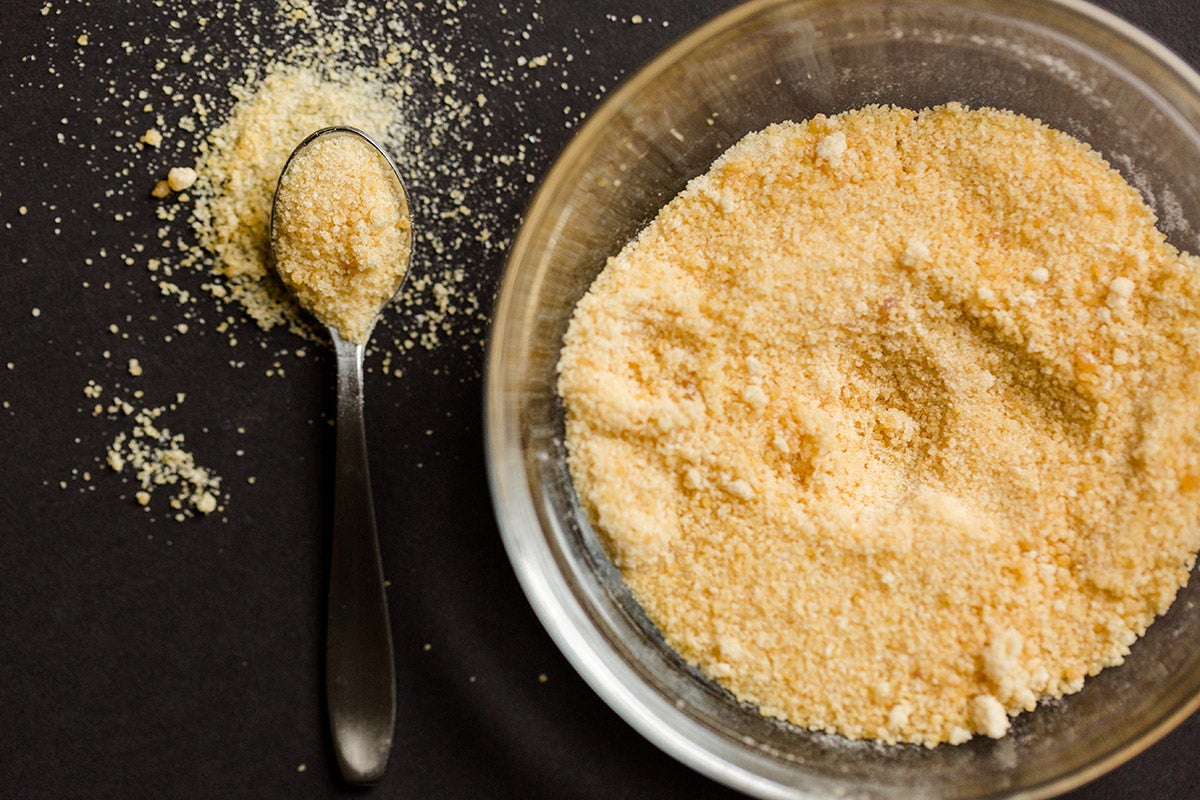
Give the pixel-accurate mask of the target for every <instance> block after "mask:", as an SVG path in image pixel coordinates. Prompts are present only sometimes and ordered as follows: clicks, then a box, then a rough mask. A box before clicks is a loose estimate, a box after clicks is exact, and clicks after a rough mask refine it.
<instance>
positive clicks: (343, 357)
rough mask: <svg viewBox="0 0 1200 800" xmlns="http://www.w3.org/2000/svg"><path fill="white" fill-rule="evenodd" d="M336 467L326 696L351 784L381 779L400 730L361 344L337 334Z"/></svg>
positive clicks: (337, 749) (336, 742)
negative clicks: (366, 420) (365, 412)
mask: <svg viewBox="0 0 1200 800" xmlns="http://www.w3.org/2000/svg"><path fill="white" fill-rule="evenodd" d="M333 342H334V347H335V348H336V350H337V376H338V398H337V465H336V478H335V485H334V501H333V542H332V546H331V552H330V574H329V619H328V627H327V630H326V650H325V691H326V701H327V703H328V707H329V724H330V728H331V730H332V733H333V746H334V750H335V752H336V754H337V760H338V766H339V767H340V768H341V771H342V776H343V777H344V778H345V779H346V781H347V782H349V783H352V784H370V783H375V782H376V781H378V780H379V778H380V777H381V776H382V775H383V770H384V768H385V767H386V766H387V761H388V754H389V752H390V750H391V747H392V731H393V729H394V728H395V724H396V672H395V668H394V665H393V661H392V631H391V625H390V624H389V622H388V609H387V596H386V595H385V593H384V587H383V565H382V562H381V561H380V557H379V539H378V536H377V534H376V532H375V509H374V505H373V504H372V501H371V478H370V474H369V471H368V468H367V440H366V435H365V431H364V427H363V393H362V383H363V380H362V363H363V346H362V345H355V344H352V343H350V342H347V341H345V340H343V339H342V338H341V337H340V336H338V335H337V333H336V331H334V332H333Z"/></svg>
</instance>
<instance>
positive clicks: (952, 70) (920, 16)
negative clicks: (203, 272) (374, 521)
mask: <svg viewBox="0 0 1200 800" xmlns="http://www.w3.org/2000/svg"><path fill="white" fill-rule="evenodd" d="M951 100H957V101H960V102H963V103H966V104H968V105H971V106H985V105H986V106H998V107H1002V108H1008V109H1012V110H1014V111H1018V112H1021V113H1024V114H1026V115H1029V116H1032V117H1037V118H1040V119H1042V120H1044V121H1045V122H1047V123H1049V124H1050V125H1052V126H1054V127H1056V128H1059V129H1061V130H1064V131H1066V132H1068V133H1070V134H1072V135H1074V136H1076V137H1078V138H1080V139H1083V140H1084V141H1087V142H1089V143H1091V144H1092V145H1093V146H1094V147H1095V148H1097V149H1098V150H1099V151H1100V152H1101V153H1102V154H1104V156H1105V157H1106V158H1108V160H1109V161H1110V162H1111V163H1112V164H1113V165H1114V166H1116V167H1117V168H1118V169H1120V170H1121V171H1122V173H1124V175H1125V176H1126V177H1127V178H1128V179H1129V180H1130V181H1131V182H1132V183H1133V184H1134V185H1135V186H1137V187H1138V188H1139V189H1140V190H1141V191H1142V192H1143V194H1144V195H1145V196H1146V199H1147V200H1148V201H1149V202H1150V203H1151V204H1152V205H1153V206H1154V207H1155V208H1156V210H1157V211H1158V212H1159V216H1160V219H1161V223H1160V224H1161V226H1162V228H1163V229H1164V231H1165V232H1166V233H1167V234H1168V235H1169V237H1170V238H1171V240H1172V242H1173V243H1174V244H1176V245H1177V246H1179V247H1181V248H1184V249H1188V250H1191V251H1193V252H1196V251H1197V250H1200V247H1198V245H1200V240H1198V237H1197V233H1196V230H1195V229H1194V228H1193V227H1192V225H1193V223H1196V222H1200V168H1198V165H1200V78H1198V77H1197V76H1196V74H1195V73H1194V72H1192V71H1191V70H1190V69H1189V68H1188V67H1187V66H1186V65H1184V64H1183V62H1182V61H1180V60H1179V59H1178V58H1176V57H1175V56H1173V55H1171V54H1170V53H1169V52H1168V51H1166V50H1165V49H1164V48H1163V47H1162V46H1160V45H1159V44H1157V43H1156V42H1154V41H1153V40H1151V39H1150V38H1149V37H1147V36H1145V35H1144V34H1142V33H1140V32H1139V31H1137V30H1136V29H1134V28H1133V27H1132V26H1130V25H1128V24H1126V23H1124V22H1122V21H1121V20H1119V19H1117V18H1115V17H1113V16H1112V15H1110V14H1108V13H1106V12H1103V11H1100V10H1098V9H1096V8H1094V7H1092V6H1089V5H1087V4H1085V3H1082V2H1078V1H1077V0H962V1H961V2H955V3H948V2H934V1H933V0H792V1H791V2H788V1H787V0H762V1H761V2H752V3H750V4H748V5H746V6H743V7H740V8H737V9H735V10H733V11H731V12H729V13H727V14H725V15H723V16H721V17H719V18H718V19H716V20H714V21H712V22H710V23H709V24H707V25H705V26H703V27H702V28H700V29H699V30H697V31H696V32H694V33H692V34H691V35H689V36H688V37H686V38H685V39H683V40H682V41H680V42H679V43H678V44H676V45H675V46H674V47H672V48H671V49H669V50H668V51H666V52H665V53H663V54H662V55H661V56H659V57H658V58H657V59H656V60H654V61H653V62H652V63H651V64H649V65H648V66H647V67H645V68H644V69H643V70H642V71H641V72H640V73H638V74H637V75H636V76H634V77H633V78H632V79H630V80H629V81H628V82H626V83H625V85H624V86H623V87H622V88H621V89H620V90H619V91H617V92H615V93H614V94H613V95H612V96H611V97H610V98H609V99H608V100H607V102H605V103H604V105H603V106H602V107H601V108H600V109H599V110H598V111H597V112H596V113H595V114H594V115H593V116H592V118H591V119H590V120H589V121H588V123H587V124H586V125H585V126H584V127H583V128H582V129H581V131H580V132H579V134H578V136H577V137H576V138H575V140H574V141H573V142H571V144H570V145H569V146H568V147H567V148H566V150H565V151H564V152H563V154H562V155H561V157H560V158H559V160H558V162H557V163H556V164H555V166H554V168H553V169H552V170H551V172H550V173H549V175H548V177H547V178H546V180H545V182H544V184H543V185H542V187H541V189H540V190H539V191H538V193H537V196H536V198H535V199H534V201H533V203H532V205H531V206H530V208H529V211H528V214H527V215H526V218H525V222H524V224H523V226H522V228H521V230H520V233H519V235H518V236H517V238H516V241H515V242H514V244H513V246H512V249H511V252H510V254H509V260H508V266H507V270H506V272H505V275H504V280H503V284H502V287H501V290H500V295H499V299H498V301H497V305H496V310H495V322H494V327H493V329H492V332H491V339H490V342H489V352H488V365H487V375H486V426H487V433H486V438H487V458H488V467H489V471H490V479H491V484H492V494H493V500H494V503H495V508H496V513H497V517H498V519H499V523H500V527H501V531H502V533H503V537H504V543H505V546H506V547H507V549H508V553H509V556H510V558H511V559H512V563H513V566H514V568H515V570H516V573H517V576H518V578H519V579H520V581H521V583H522V585H523V587H524V589H525V591H526V593H527V594H528V596H529V599H530V602H531V603H532V605H533V607H534V609H535V610H536V612H537V613H538V615H539V616H540V618H541V621H542V622H543V624H544V625H545V626H546V628H547V630H548V631H549V632H550V634H551V635H552V636H553V637H554V639H555V641H556V642H557V643H558V645H559V647H560V648H561V649H562V650H563V652H564V653H565V654H566V656H567V657H568V658H569V659H570V661H571V662H572V663H573V664H574V666H575V668H576V669H577V670H578V671H579V673H580V674H581V675H582V676H583V677H584V678H585V679H586V680H587V681H588V683H589V684H591V686H592V687H593V688H594V689H595V691H596V692H597V693H599V694H600V695H601V697H603V698H604V700H605V701H607V702H608V704H609V705H610V706H612V707H613V709H615V710H616V711H617V713H619V714H620V715H621V716H622V717H624V718H625V719H626V720H627V721H628V722H629V724H631V725H632V726H633V727H634V728H636V729H637V730H638V731H640V732H641V733H642V734H643V735H645V736H646V737H647V738H648V739H650V740H651V741H653V742H654V743H656V744H657V745H658V746H659V747H661V748H662V749H663V750H665V751H667V752H668V753H670V754H671V755H673V756H675V757H676V758H678V759H679V760H681V761H683V762H684V763H686V764H689V765H690V766H692V767H693V768H695V769H697V770H700V771H701V772H703V773H706V774H707V775H709V776H711V777H713V778H715V779H717V780H719V781H722V782H724V783H726V784H728V785H730V786H733V787H735V788H738V789H740V790H742V791H745V792H748V793H750V794H752V795H757V796H759V797H764V798H770V797H780V798H784V797H787V798H798V797H806V798H815V797H853V798H883V797H898V796H899V797H905V798H950V797H953V798H957V799H958V800H969V799H970V798H985V797H986V798H999V797H1023V798H1040V797H1048V796H1051V795H1054V794H1057V793H1059V792H1062V791H1066V790H1067V789H1070V788H1072V787H1074V786H1077V785H1079V784H1081V783H1083V782H1084V781H1086V780H1088V779H1090V778H1093V777H1095V776H1097V775H1099V774H1101V773H1102V772H1104V771H1106V770H1109V769H1111V768H1113V767H1114V766H1116V765H1118V764H1120V763H1121V762H1123V761H1125V760H1127V759H1129V758H1130V757H1132V756H1133V755H1135V754H1136V753H1138V752H1140V751H1141V750H1143V749H1144V748H1146V747H1147V746H1148V745H1149V744H1151V743H1152V742H1154V741H1155V740H1156V739H1158V738H1159V737H1161V736H1162V735H1163V734H1165V733H1166V732H1167V731H1168V730H1170V729H1171V728H1172V727H1173V726H1175V725H1176V724H1177V723H1178V722H1180V721H1181V720H1182V719H1183V718H1184V717H1186V716H1187V715H1188V714H1190V713H1191V712H1192V711H1194V710H1195V709H1196V708H1197V706H1200V608H1198V607H1197V603H1196V600H1197V595H1198V593H1200V581H1196V580H1193V581H1192V583H1191V584H1190V585H1189V587H1188V588H1187V589H1185V590H1184V591H1182V592H1181V593H1180V596H1179V597H1178V599H1177V600H1176V602H1175V604H1174V606H1173V607H1172V608H1171V610H1170V612H1169V613H1168V614H1166V615H1165V616H1164V617H1163V618H1161V619H1160V620H1158V621H1157V622H1156V623H1155V624H1154V625H1153V626H1152V627H1151V628H1150V630H1149V632H1148V633H1147V635H1146V636H1145V637H1144V638H1143V639H1142V640H1140V641H1139V642H1138V643H1137V644H1136V645H1135V646H1134V648H1133V652H1132V654H1131V656H1130V657H1129V659H1128V660H1127V662H1126V663H1125V664H1124V665H1123V666H1120V667H1117V668H1113V669H1109V670H1106V671H1104V672H1102V673H1101V674H1100V675H1098V676H1096V677H1093V678H1091V679H1090V680H1089V681H1088V682H1087V684H1086V686H1085V688H1084V689H1083V691H1081V692H1079V693H1078V694H1076V695H1073V696H1071V697H1068V698H1066V699H1064V700H1062V701H1057V702H1052V703H1044V704H1043V705H1042V706H1041V707H1039V709H1038V710H1037V711H1036V712H1034V713H1032V714H1024V715H1022V716H1020V717H1019V718H1017V719H1016V721H1015V724H1014V726H1013V730H1012V732H1011V733H1010V734H1009V735H1008V736H1006V737H1005V738H1003V739H1000V740H980V739H975V740H972V741H971V742H969V743H968V744H966V745H962V746H959V747H950V746H942V747H938V748H935V749H925V748H921V747H917V746H903V745H901V746H884V745H879V744H875V743H862V742H859V743H854V742H849V741H846V740H844V739H842V738H840V737H836V736H830V735H822V734H815V733H810V732H806V731H802V730H798V729H796V728H794V727H792V726H789V725H786V724H783V723H779V722H777V721H774V720H771V719H767V718H764V717H762V716H760V715H759V714H758V713H757V712H756V711H755V709H754V708H751V707H748V706H744V705H742V704H739V703H738V702H737V701H736V700H734V699H733V698H732V696H731V695H729V694H728V693H727V692H725V691H724V690H722V689H721V688H720V687H718V686H716V685H715V684H713V683H711V682H710V681H708V680H706V679H704V678H703V677H702V676H700V675H699V674H697V673H696V672H695V671H694V670H693V669H691V668H689V667H688V665H687V664H685V663H684V662H683V661H682V660H681V659H680V658H679V657H678V656H677V655H676V654H675V653H674V652H673V651H671V650H670V649H669V648H668V647H666V646H665V645H664V643H663V641H662V639H661V637H660V636H659V635H658V633H657V632H656V631H655V629H654V626H653V625H652V624H651V623H650V622H649V621H648V620H647V619H646V617H645V616H644V614H643V613H642V612H641V610H640V609H639V607H638V605H637V603H636V602H635V601H634V600H633V598H632V597H631V596H630V593H629V591H628V590H627V588H626V587H625V585H624V583H623V582H622V581H621V579H620V576H619V574H618V573H617V572H616V570H615V569H614V567H613V566H612V565H611V564H610V563H609V561H608V559H607V557H606V556H605V553H604V551H603V549H602V547H601V546H600V544H599V542H598V540H597V538H596V536H595V534H594V532H593V531H592V529H591V527H590V526H589V523H588V521H587V519H586V517H585V515H584V514H583V513H582V512H581V510H580V508H579V506H578V503H577V501H576V498H575V495H574V492H573V490H572V485H571V479H570V475H569V473H568V471H567V467H566V463H565V452H564V447H563V413H562V408H561V404H560V401H559V399H558V397H557V394H556V392H555V377H556V371H555V365H556V363H557V359H558V352H559V348H560V346H561V341H562V335H563V332H564V330H565V329H566V325H567V321H568V319H569V317H570V315H571V311H572V309H573V307H574V305H575V303H576V302H577V301H578V299H579V298H580V296H581V295H582V294H583V293H584V292H585V291H586V290H587V288H588V286H589V284H590V283H591V282H592V280H593V278H595V276H596V274H597V273H598V272H599V271H600V269H601V268H602V266H603V265H604V261H605V258H606V257H607V256H609V255H612V254H615V253H616V252H617V251H619V250H620V248H621V247H622V246H623V245H624V244H625V243H626V242H627V241H628V240H629V239H630V238H631V237H633V236H634V235H635V234H636V233H637V232H638V231H639V230H640V229H641V228H642V227H643V226H644V225H645V224H646V223H647V222H649V220H650V219H651V218H653V216H654V215H655V213H656V212H657V210H658V209H659V208H660V207H661V206H662V205H663V204H664V203H666V202H667V200H669V199H670V198H671V197H672V196H674V195H675V194H676V193H677V192H678V191H679V190H680V189H682V188H683V186H684V184H685V183H686V182H687V181H688V180H689V179H690V178H692V177H694V176H695V175H697V174H700V173H702V172H704V171H705V170H706V169H707V167H708V165H709V164H710V163H711V162H712V161H713V159H714V158H716V157H717V156H718V155H719V154H720V153H722V152H723V151H724V150H725V149H726V148H728V147H729V146H730V145H732V144H733V143H734V142H736V141H737V140H738V139H739V138H741V137H742V135H744V134H745V133H748V132H750V131H753V130H757V129H759V128H762V127H764V126H766V125H767V124H769V123H771V122H776V121H779V120H784V119H795V120H801V119H805V118H808V117H810V116H812V115H814V114H816V113H818V112H823V113H826V114H830V113H836V112H839V111H843V110H846V109H852V108H858V107H861V106H863V105H867V104H870V103H890V104H897V105H903V106H908V107H911V108H914V109H916V108H922V107H925V106H929V105H935V104H939V103H944V102H948V101H951Z"/></svg>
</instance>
